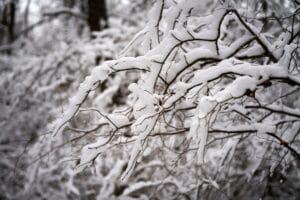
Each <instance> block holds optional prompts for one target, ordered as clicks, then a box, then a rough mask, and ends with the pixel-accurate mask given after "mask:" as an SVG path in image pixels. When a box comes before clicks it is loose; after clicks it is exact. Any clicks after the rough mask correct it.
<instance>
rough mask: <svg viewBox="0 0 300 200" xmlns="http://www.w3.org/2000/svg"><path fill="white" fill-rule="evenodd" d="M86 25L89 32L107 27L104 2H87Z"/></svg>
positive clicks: (92, 0) (94, 0) (98, 0)
mask: <svg viewBox="0 0 300 200" xmlns="http://www.w3.org/2000/svg"><path fill="white" fill-rule="evenodd" d="M88 25H89V27H90V30H91V31H100V30H102V29H104V28H107V27H108V17H107V12H106V2H105V0H88Z"/></svg>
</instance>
